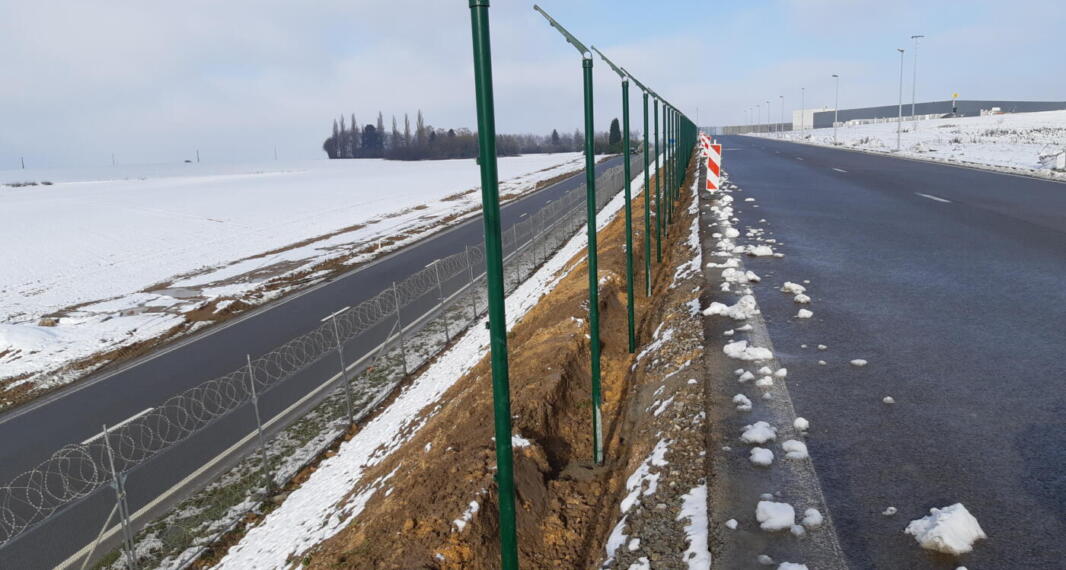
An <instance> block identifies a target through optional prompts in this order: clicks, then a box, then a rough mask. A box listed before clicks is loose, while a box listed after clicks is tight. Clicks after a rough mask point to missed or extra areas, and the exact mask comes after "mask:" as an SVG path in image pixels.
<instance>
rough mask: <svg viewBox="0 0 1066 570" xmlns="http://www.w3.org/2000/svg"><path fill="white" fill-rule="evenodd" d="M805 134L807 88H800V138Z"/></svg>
mask: <svg viewBox="0 0 1066 570" xmlns="http://www.w3.org/2000/svg"><path fill="white" fill-rule="evenodd" d="M806 134H807V88H806V87H800V138H801V139H802V138H803V137H804V136H805V135H806Z"/></svg>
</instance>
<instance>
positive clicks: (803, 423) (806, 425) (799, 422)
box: [792, 417, 811, 431]
mask: <svg viewBox="0 0 1066 570" xmlns="http://www.w3.org/2000/svg"><path fill="white" fill-rule="evenodd" d="M792 427H794V428H796V429H797V430H798V431H807V430H809V429H811V422H809V421H807V418H804V417H798V418H796V419H795V420H792Z"/></svg>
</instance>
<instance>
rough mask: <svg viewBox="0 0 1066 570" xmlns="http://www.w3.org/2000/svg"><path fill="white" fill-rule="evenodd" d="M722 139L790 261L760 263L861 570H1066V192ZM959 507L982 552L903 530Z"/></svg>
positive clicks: (839, 517) (756, 215) (822, 466)
mask: <svg viewBox="0 0 1066 570" xmlns="http://www.w3.org/2000/svg"><path fill="white" fill-rule="evenodd" d="M720 142H722V143H723V144H724V153H723V154H724V157H723V161H724V168H725V169H726V170H727V171H728V173H729V174H730V176H731V180H732V181H733V182H734V183H736V184H737V185H739V186H740V188H742V189H743V191H742V192H738V193H735V194H734V198H735V199H736V200H737V202H736V206H737V208H738V210H739V212H738V216H739V218H740V221H741V223H740V224H739V227H740V228H741V231H742V233H743V228H745V227H749V226H755V227H766V228H767V231H768V232H772V236H767V237H773V238H775V239H777V240H779V241H780V242H782V243H781V244H778V245H776V246H775V247H776V249H777V250H778V251H780V252H782V253H784V254H785V257H784V258H783V259H773V258H756V259H752V260H748V261H747V262H746V264H747V265H748V268H749V269H752V270H754V271H755V272H756V273H758V274H759V275H760V276H762V277H763V281H762V282H761V283H760V284H758V286H757V287H756V294H757V296H758V298H759V302H760V306H761V308H762V311H763V313H764V316H765V319H766V321H767V324H768V327H769V331H770V335H771V338H772V339H773V343H774V345H775V347H776V349H777V351H778V357H779V358H780V360H781V362H782V363H783V364H784V365H785V366H787V367H788V369H789V374H788V385H789V390H790V392H791V395H792V399H793V403H794V405H795V409H796V412H797V414H798V415H801V416H804V417H806V418H808V419H809V420H810V421H811V424H812V428H811V432H810V438H809V439H808V445H809V447H810V450H811V454H812V457H813V460H814V462H815V466H816V467H817V470H818V473H819V475H820V478H821V483H822V486H823V490H824V493H825V496H826V499H827V502H828V505H829V510H830V512H831V514H832V516H833V518H834V521H835V523H836V528H837V531H838V532H839V537H840V541H841V544H842V546H843V548H844V550H845V552H846V553H847V556H848V561H849V564H850V566H851V567H853V568H891V569H896V568H945V569H950V568H955V567H957V566H959V565H962V564H965V565H966V566H968V567H970V568H1012V569H1015V568H1062V567H1063V564H1064V562H1063V561H1064V560H1066V541H1063V540H1062V539H1061V537H1062V536H1064V535H1066V382H1064V379H1066V365H1064V364H1063V356H1064V354H1066V325H1064V323H1066V287H1064V286H1063V285H1064V283H1063V282H1064V278H1066V184H1061V183H1055V182H1051V181H1044V180H1039V179H1032V178H1025V177H1018V176H1011V175H1004V174H998V173H992V172H987V171H979V170H973V169H967V168H959V167H952V166H946V165H939V164H933V163H928V162H917V161H910V160H902V159H896V158H892V157H886V156H877V155H869V154H862V153H856V152H849V151H844V150H838V149H831V148H823V147H813V146H807V145H800V144H793V143H786V142H781V141H773V140H766V139H756V138H749V137H739V136H732V137H721V139H720ZM747 197H753V198H755V199H756V200H757V201H756V202H754V203H749V202H745V201H744V198H747ZM754 205H758V207H757V208H756V207H753V206H754ZM760 219H765V220H766V221H767V223H764V224H760V223H759V220H760ZM805 279H806V280H810V281H811V283H810V284H809V285H807V287H808V294H809V295H810V296H811V298H812V304H811V305H810V307H809V308H810V309H811V310H813V311H814V318H812V319H810V320H809V321H799V320H796V319H793V318H791V317H792V316H793V315H795V314H796V311H797V308H798V307H797V306H796V305H795V304H794V303H793V301H792V300H791V298H790V296H787V295H785V294H784V293H781V292H779V291H778V290H777V288H779V287H780V286H781V284H782V283H783V282H784V281H786V280H789V281H793V282H797V283H799V282H802V281H803V280H805ZM802 344H806V345H807V347H808V348H801V345H802ZM818 344H825V345H827V346H828V349H827V350H825V351H819V350H818V349H817V348H816V347H817V345H818ZM855 358H862V359H866V360H868V361H869V364H868V365H867V366H866V367H863V368H858V367H855V366H851V365H850V364H849V361H850V360H852V359H855ZM819 359H823V360H825V361H826V362H827V364H826V365H825V366H821V365H818V364H817V361H818V360H819ZM884 396H892V397H893V398H894V399H895V400H896V402H897V403H896V404H895V405H886V404H884V403H882V398H883V397H884ZM956 502H962V503H963V504H965V505H966V507H967V508H968V509H969V510H970V511H971V512H972V513H973V514H974V515H975V516H976V517H977V519H978V520H979V521H980V524H981V526H982V527H983V528H984V530H985V532H986V533H987V534H988V536H989V538H988V540H984V541H980V542H978V543H977V544H976V546H975V550H974V552H973V553H971V554H968V555H965V556H963V557H962V558H961V560H953V559H951V558H950V557H948V556H945V555H935V554H931V553H929V552H928V551H925V550H922V549H921V548H920V547H919V546H918V544H917V543H916V542H915V541H914V539H913V538H912V537H910V536H908V535H905V534H904V533H903V529H904V528H905V527H906V526H907V523H908V522H909V521H910V520H912V519H917V518H919V517H921V516H923V515H925V514H928V509H929V508H930V507H942V506H947V505H950V504H952V503H956ZM889 506H894V507H896V508H898V509H899V512H898V514H896V515H895V516H884V515H882V512H883V511H884V510H885V509H886V508H887V507H889Z"/></svg>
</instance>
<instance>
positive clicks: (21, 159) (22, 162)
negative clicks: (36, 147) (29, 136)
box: [19, 156, 26, 170]
mask: <svg viewBox="0 0 1066 570" xmlns="http://www.w3.org/2000/svg"><path fill="white" fill-rule="evenodd" d="M19 163H21V164H22V169H23V170H26V157H25V156H20V157H19Z"/></svg>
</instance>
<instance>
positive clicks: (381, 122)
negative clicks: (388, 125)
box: [374, 111, 385, 156]
mask: <svg viewBox="0 0 1066 570" xmlns="http://www.w3.org/2000/svg"><path fill="white" fill-rule="evenodd" d="M374 128H375V129H377V135H378V139H377V140H378V145H377V148H378V149H381V150H384V149H385V119H384V118H383V117H382V116H381V111H378V122H377V126H375V127H374ZM378 156H380V155H378Z"/></svg>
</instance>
